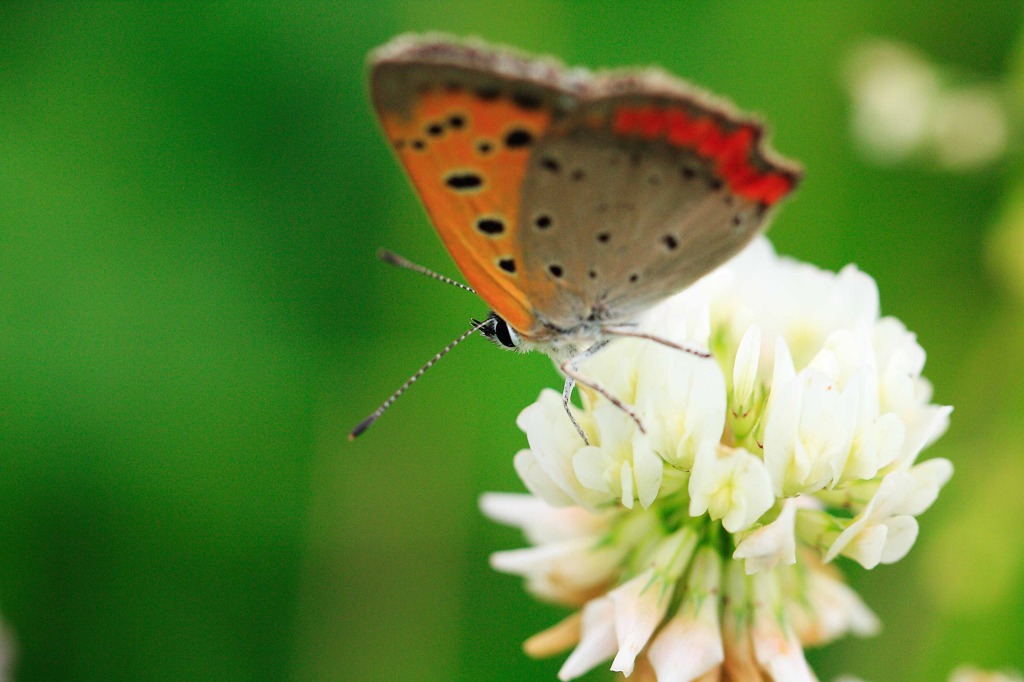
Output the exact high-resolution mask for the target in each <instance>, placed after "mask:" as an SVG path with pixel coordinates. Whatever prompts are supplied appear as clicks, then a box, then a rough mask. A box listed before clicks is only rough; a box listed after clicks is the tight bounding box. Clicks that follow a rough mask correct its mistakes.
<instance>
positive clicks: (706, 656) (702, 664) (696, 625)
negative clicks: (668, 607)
mask: <svg viewBox="0 0 1024 682" xmlns="http://www.w3.org/2000/svg"><path fill="white" fill-rule="evenodd" d="M706 603H708V604H713V603H714V602H713V601H712V600H710V599H709V600H706ZM647 658H648V660H650V662H651V665H652V666H653V667H654V671H655V673H657V676H658V682H691V680H696V679H697V678H699V677H700V676H701V675H703V674H704V673H706V672H708V671H709V670H711V669H712V668H714V667H716V666H718V665H719V664H721V663H722V661H723V660H725V652H724V650H723V649H722V633H721V630H720V629H719V627H718V618H717V615H716V617H715V619H714V622H713V623H712V622H708V621H705V620H698V619H694V618H685V617H681V616H675V617H673V618H672V619H671V620H670V621H669V622H668V624H667V625H666V626H665V627H663V628H662V629H661V631H660V632H659V633H658V636H657V637H655V638H654V641H653V642H651V646H650V647H649V648H648V650H647Z"/></svg>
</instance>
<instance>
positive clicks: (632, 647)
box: [608, 569, 675, 677]
mask: <svg viewBox="0 0 1024 682" xmlns="http://www.w3.org/2000/svg"><path fill="white" fill-rule="evenodd" d="M674 589H675V582H674V581H673V582H672V583H668V584H666V583H665V582H663V581H661V580H657V579H656V578H655V572H654V570H653V569H647V570H646V571H644V572H643V573H640V574H639V575H637V576H636V577H634V578H633V579H631V580H629V581H628V582H625V583H623V584H622V585H620V586H618V587H616V588H615V589H614V590H612V591H611V592H609V593H608V598H609V599H611V601H612V604H613V606H614V608H615V637H616V639H617V640H618V643H619V651H618V653H617V654H616V655H615V660H613V661H612V668H611V669H612V670H613V671H615V672H621V673H623V674H624V675H626V676H627V677H628V676H629V674H630V673H632V672H633V665H634V663H635V661H636V657H637V655H638V654H639V653H640V650H641V649H643V648H644V647H645V646H646V645H647V641H648V640H649V639H650V638H651V635H652V634H654V630H655V628H657V627H658V625H659V624H660V623H661V620H662V618H664V617H665V611H666V610H667V609H668V606H669V603H670V602H671V601H672V592H673V590H674Z"/></svg>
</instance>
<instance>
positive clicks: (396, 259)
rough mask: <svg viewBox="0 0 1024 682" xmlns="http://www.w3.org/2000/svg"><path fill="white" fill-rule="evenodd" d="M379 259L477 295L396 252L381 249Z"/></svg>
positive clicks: (378, 253)
mask: <svg viewBox="0 0 1024 682" xmlns="http://www.w3.org/2000/svg"><path fill="white" fill-rule="evenodd" d="M377 258H380V259H381V260H382V261H384V262H385V263H390V264H391V265H397V266H398V267H400V268H405V269H406V270H412V271H413V272H418V273H420V274H421V275H424V276H426V277H429V278H431V279H436V280H437V281H438V282H444V283H445V284H451V285H452V286H453V287H458V288H460V289H465V290H466V291H468V292H469V293H471V294H475V293H476V292H475V291H473V289H472V288H470V287H468V286H466V285H465V284H463V283H462V282H456V281H455V280H454V279H452V278H451V277H445V276H444V275H442V274H440V273H437V272H434V271H433V270H430V269H428V268H425V267H423V266H422V265H417V264H416V263H413V262H412V261H411V260H408V259H406V258H402V257H401V256H399V255H398V254H397V253H395V252H394V251H388V250H387V249H379V250H378V251H377Z"/></svg>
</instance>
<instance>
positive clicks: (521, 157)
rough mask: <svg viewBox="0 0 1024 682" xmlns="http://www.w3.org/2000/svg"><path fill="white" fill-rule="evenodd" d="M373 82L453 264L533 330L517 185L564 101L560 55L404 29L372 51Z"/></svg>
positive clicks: (384, 118)
mask: <svg viewBox="0 0 1024 682" xmlns="http://www.w3.org/2000/svg"><path fill="white" fill-rule="evenodd" d="M370 87H371V95H372V99H373V103H374V106H375V108H376V110H377V115H378V117H379V119H380V122H381V124H382V126H383V128H384V131H385V134H386V135H387V138H388V139H389V140H390V141H391V143H392V145H393V146H394V148H395V150H396V152H397V154H398V156H399V158H400V160H401V162H402V165H403V166H404V167H405V170H406V172H407V173H408V175H409V177H410V179H411V180H412V182H413V184H414V185H415V187H416V189H417V191H418V193H419V195H420V199H421V200H422V201H423V204H424V206H425V208H426V210H427V213H428V214H429V215H430V218H431V220H432V222H433V224H434V227H435V228H436V230H437V232H438V234H439V235H440V237H441V239H442V241H443V242H444V244H445V246H446V247H447V249H448V251H449V253H451V255H452V258H453V259H454V260H455V263H456V265H457V266H458V267H459V269H460V270H461V271H462V273H463V275H464V276H465V277H466V280H467V281H468V282H469V284H470V285H471V286H472V287H473V288H474V289H476V291H477V293H478V294H479V295H480V296H481V297H482V298H483V299H484V301H485V302H486V303H487V304H488V305H489V306H490V307H491V308H492V309H493V310H494V311H495V312H496V313H498V315H500V316H501V317H502V318H504V319H505V320H506V321H507V322H508V323H509V324H511V325H512V326H513V327H514V328H516V329H517V330H519V331H520V332H522V333H524V334H525V335H529V334H530V333H531V331H532V330H533V329H534V327H535V325H536V322H537V321H536V318H535V316H534V313H533V310H534V306H533V304H532V294H531V293H530V288H529V285H528V284H526V283H525V282H524V280H525V276H524V275H523V272H522V267H523V265H522V262H521V258H520V256H519V250H520V248H521V247H520V245H519V242H518V239H517V232H518V230H519V225H520V222H521V221H520V220H519V207H520V205H521V202H520V192H521V190H522V186H523V179H524V175H525V174H526V172H527V167H528V161H529V158H530V152H531V149H532V146H533V144H534V142H535V141H536V140H537V139H540V138H541V137H542V136H543V135H545V133H546V132H547V129H548V127H549V126H550V123H551V121H552V119H553V118H554V117H555V116H556V115H559V113H560V112H561V111H562V110H563V107H564V106H565V105H568V106H572V105H573V104H574V100H573V99H572V97H571V96H569V94H568V93H569V92H570V90H571V89H572V84H571V79H570V78H568V77H567V76H566V75H565V74H564V73H563V71H562V70H561V69H560V67H558V66H557V65H556V64H553V63H549V62H544V61H539V60H530V59H524V58H521V57H518V56H516V55H514V54H513V53H511V52H506V51H501V50H494V49H490V48H487V47H485V46H482V45H473V44H469V43H467V44H460V43H453V42H450V41H447V40H445V39H441V38H432V37H430V36H427V37H422V38H417V37H408V36H407V37H401V38H398V39H396V40H394V41H392V42H391V43H389V44H388V45H385V46H384V47H382V48H380V49H379V50H377V51H376V52H375V53H374V54H373V55H371V58H370Z"/></svg>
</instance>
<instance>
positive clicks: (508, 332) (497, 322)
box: [494, 316, 520, 348]
mask: <svg viewBox="0 0 1024 682" xmlns="http://www.w3.org/2000/svg"><path fill="white" fill-rule="evenodd" d="M494 338H495V339H497V340H498V343H500V344H501V345H503V346H505V348H518V347H519V344H520V340H519V334H516V331H515V330H514V329H512V327H510V326H508V323H507V322H505V320H503V319H501V318H500V317H497V316H495V318H494Z"/></svg>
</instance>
